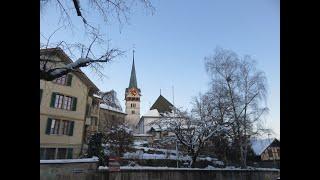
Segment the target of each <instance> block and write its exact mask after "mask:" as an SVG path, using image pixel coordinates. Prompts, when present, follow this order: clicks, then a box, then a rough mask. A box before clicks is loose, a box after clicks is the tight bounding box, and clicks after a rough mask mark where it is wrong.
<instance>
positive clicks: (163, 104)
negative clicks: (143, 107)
mask: <svg viewBox="0 0 320 180" xmlns="http://www.w3.org/2000/svg"><path fill="white" fill-rule="evenodd" d="M172 107H173V105H172V104H171V103H170V102H169V101H168V100H167V99H166V98H164V97H163V96H162V95H160V96H159V97H158V99H157V100H156V102H154V104H153V105H152V106H151V108H150V110H153V109H157V110H158V112H159V113H165V112H172Z"/></svg>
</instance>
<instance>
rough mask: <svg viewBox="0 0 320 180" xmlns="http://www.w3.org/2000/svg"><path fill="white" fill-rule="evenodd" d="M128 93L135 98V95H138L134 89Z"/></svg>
mask: <svg viewBox="0 0 320 180" xmlns="http://www.w3.org/2000/svg"><path fill="white" fill-rule="evenodd" d="M130 93H131V94H132V95H133V96H136V95H137V94H138V93H137V90H136V89H130Z"/></svg>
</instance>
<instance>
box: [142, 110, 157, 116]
mask: <svg viewBox="0 0 320 180" xmlns="http://www.w3.org/2000/svg"><path fill="white" fill-rule="evenodd" d="M143 116H151V117H160V114H159V112H158V110H157V109H152V110H149V111H148V112H147V113H146V114H144V115H143Z"/></svg>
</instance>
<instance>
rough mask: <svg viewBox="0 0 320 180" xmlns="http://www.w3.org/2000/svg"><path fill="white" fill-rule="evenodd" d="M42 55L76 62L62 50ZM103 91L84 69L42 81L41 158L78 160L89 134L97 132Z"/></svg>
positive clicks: (42, 52)
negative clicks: (100, 98) (96, 97)
mask: <svg viewBox="0 0 320 180" xmlns="http://www.w3.org/2000/svg"><path fill="white" fill-rule="evenodd" d="M40 56H45V57H47V58H50V60H54V61H61V63H62V64H61V63H60V62H59V64H58V65H57V66H61V65H63V64H68V63H71V62H72V60H71V59H70V58H69V57H68V56H67V55H66V54H65V53H64V52H63V51H62V50H61V49H59V48H52V49H46V50H40ZM98 91H99V89H98V88H97V87H96V86H95V85H94V84H93V83H92V82H91V81H90V79H89V78H88V77H87V76H86V75H85V74H84V73H83V72H81V70H78V71H77V72H72V73H69V74H67V75H65V76H62V77H60V78H58V79H55V80H54V81H50V82H49V81H44V80H40V159H65V158H67V159H69V158H78V157H79V156H80V153H81V151H82V150H83V143H84V140H85V137H86V133H88V131H90V132H92V131H95V130H97V127H98V119H99V103H98V102H97V101H96V100H95V98H94V97H93V94H94V93H96V92H98Z"/></svg>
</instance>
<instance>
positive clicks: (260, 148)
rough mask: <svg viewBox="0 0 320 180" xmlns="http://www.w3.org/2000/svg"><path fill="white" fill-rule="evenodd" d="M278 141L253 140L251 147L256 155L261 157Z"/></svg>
mask: <svg viewBox="0 0 320 180" xmlns="http://www.w3.org/2000/svg"><path fill="white" fill-rule="evenodd" d="M275 141H278V142H279V140H278V139H276V138H269V139H251V147H252V150H253V152H254V154H255V155H257V156H260V155H261V154H262V153H263V152H264V151H265V150H266V149H267V148H268V147H269V146H270V145H271V144H272V143H274V142H275Z"/></svg>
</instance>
